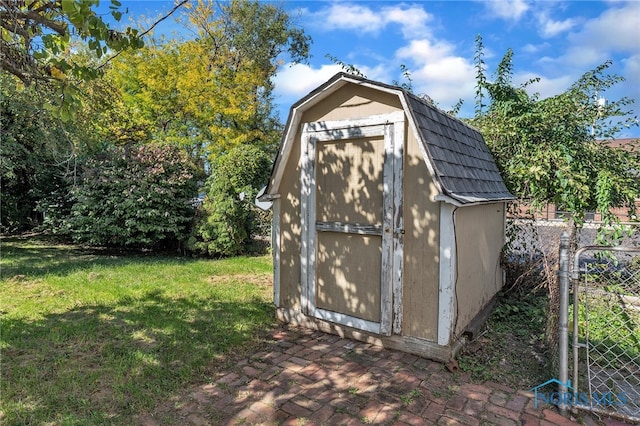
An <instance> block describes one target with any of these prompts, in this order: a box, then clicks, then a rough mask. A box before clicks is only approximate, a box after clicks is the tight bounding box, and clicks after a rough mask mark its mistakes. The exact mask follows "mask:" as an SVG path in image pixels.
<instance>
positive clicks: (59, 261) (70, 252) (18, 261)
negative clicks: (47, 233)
mask: <svg viewBox="0 0 640 426" xmlns="http://www.w3.org/2000/svg"><path fill="white" fill-rule="evenodd" d="M0 247H1V251H2V268H0V279H10V278H12V277H15V276H20V275H24V276H29V277H33V278H37V277H41V276H44V275H49V274H51V275H57V276H65V275H68V274H70V273H73V272H75V271H77V270H79V269H84V268H87V267H95V266H105V267H106V266H118V265H128V264H131V263H134V262H135V263H145V262H146V263H156V262H163V264H165V265H166V264H167V263H175V264H185V263H187V262H195V261H198V259H194V258H189V257H178V256H169V255H166V254H165V255H162V254H157V253H149V254H144V253H140V252H127V251H116V250H107V249H99V248H83V247H79V246H74V245H65V244H55V243H51V242H50V241H47V240H45V239H42V238H28V239H27V238H23V237H8V238H6V237H5V238H2V239H1V240H0Z"/></svg>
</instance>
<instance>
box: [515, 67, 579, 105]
mask: <svg viewBox="0 0 640 426" xmlns="http://www.w3.org/2000/svg"><path fill="white" fill-rule="evenodd" d="M534 78H539V81H538V82H536V83H532V84H530V85H529V86H527V92H528V93H529V94H530V95H533V94H534V93H538V94H539V95H540V98H541V99H544V98H548V97H549V96H555V95H559V94H560V93H562V92H564V91H566V90H567V89H568V88H569V86H571V85H572V84H573V83H574V82H575V80H576V78H574V76H570V75H563V76H561V77H557V78H550V77H543V76H540V75H538V74H535V73H532V72H524V73H517V74H515V75H514V76H513V82H514V83H515V84H516V85H517V86H519V85H521V84H524V83H525V82H528V81H530V80H532V79H534Z"/></svg>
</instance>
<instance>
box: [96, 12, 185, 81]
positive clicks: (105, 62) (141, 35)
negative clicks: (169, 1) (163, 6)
mask: <svg viewBox="0 0 640 426" xmlns="http://www.w3.org/2000/svg"><path fill="white" fill-rule="evenodd" d="M188 2H189V0H181V1H180V3H178V4H176V5H175V6H174V7H173V9H171V10H170V11H169V13H167V14H166V15H165V16H163V17H162V18H160V19H158V20H157V21H156V22H154V23H153V25H151V26H150V27H149V28H147V29H146V30H145V31H143V32H142V33H140V35H139V36H138V37H144V36H145V35H147V34H149V33H150V32H151V31H153V29H154V28H155V27H156V26H157V25H158V24H159V23H160V22H162V21H164V20H165V19H167V18H168V17H170V16H171V15H173V14H174V12H175V11H176V10H178V9H179V8H180V7H181V6H183V5H185V4H187V3H188ZM121 53H122V50H120V51H118V52H116V53H115V54H114V55H112V56H111V57H110V58H109V59H107V60H106V61H104V62H103V63H102V64H100V66H98V67H97V68H96V69H102V68H103V67H104V66H105V65H107V64H108V63H109V62H111V61H112V60H114V59H115V58H117V57H118V56H120V54H121Z"/></svg>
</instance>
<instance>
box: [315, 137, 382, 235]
mask: <svg viewBox="0 0 640 426" xmlns="http://www.w3.org/2000/svg"><path fill="white" fill-rule="evenodd" d="M316 157H317V165H316V185H317V186H316V220H318V221H321V222H343V223H359V224H372V225H381V224H382V165H383V160H384V139H382V138H378V139H349V140H348V141H337V142H322V143H318V144H317V146H316Z"/></svg>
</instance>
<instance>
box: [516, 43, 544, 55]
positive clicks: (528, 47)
mask: <svg viewBox="0 0 640 426" xmlns="http://www.w3.org/2000/svg"><path fill="white" fill-rule="evenodd" d="M549 46H550V44H549V43H542V44H532V43H528V44H525V45H524V46H522V48H521V49H520V50H522V51H523V52H524V53H531V54H533V53H538V52H540V51H541V50H545V49H548V48H549Z"/></svg>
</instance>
